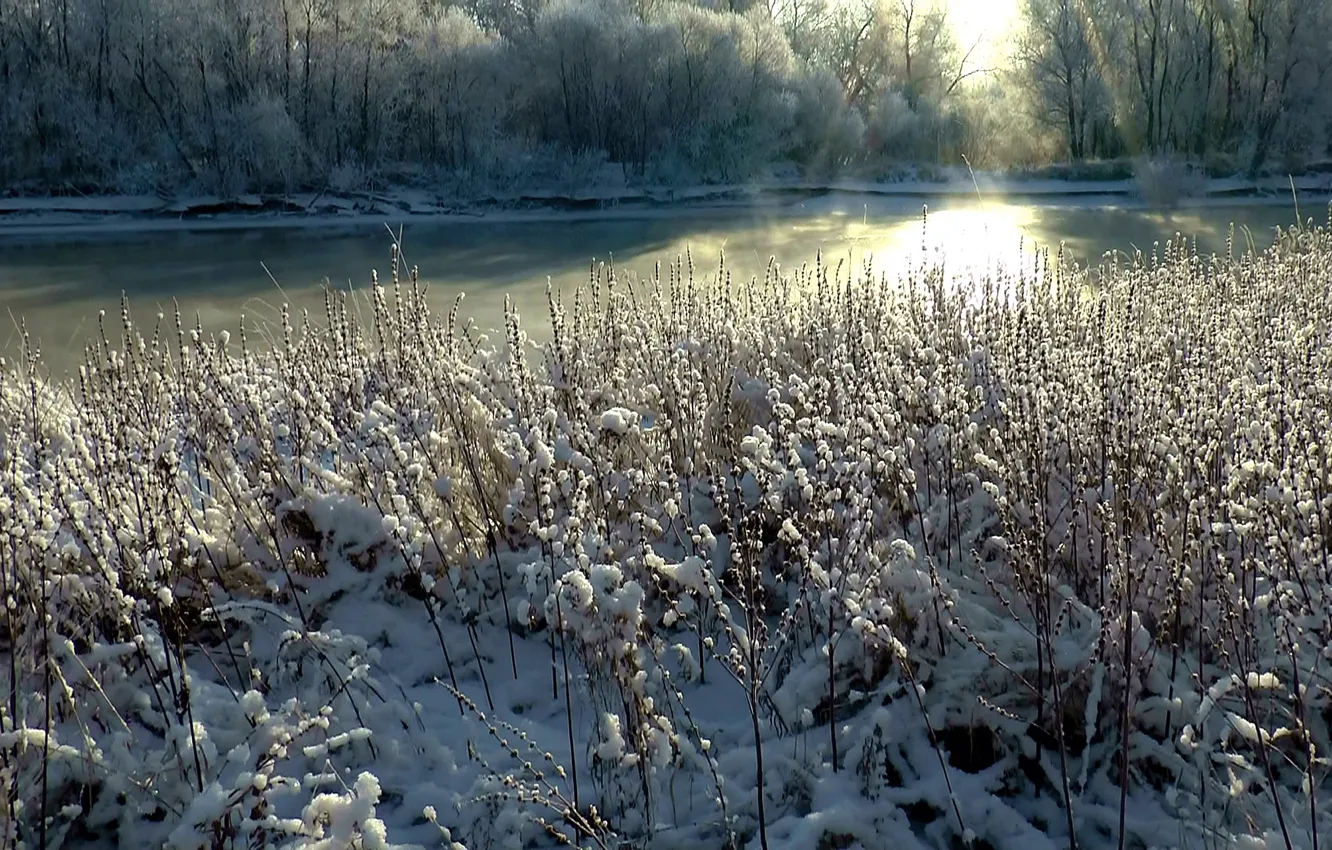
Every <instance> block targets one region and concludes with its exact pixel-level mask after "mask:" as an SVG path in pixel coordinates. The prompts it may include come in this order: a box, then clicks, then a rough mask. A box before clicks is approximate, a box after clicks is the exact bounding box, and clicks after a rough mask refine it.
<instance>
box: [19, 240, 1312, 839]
mask: <svg viewBox="0 0 1332 850" xmlns="http://www.w3.org/2000/svg"><path fill="white" fill-rule="evenodd" d="M396 257H397V255H396V253H395V254H394V255H393V263H392V266H393V268H392V272H391V275H389V276H386V277H389V278H390V279H389V280H388V281H387V283H386V284H385V285H383V286H379V285H376V286H375V287H374V288H373V289H372V294H371V296H369V298H368V299H367V300H366V301H364V302H363V301H355V300H351V298H352V297H351V296H348V295H346V294H344V293H329V294H328V296H327V304H326V310H325V312H324V315H322V316H318V317H315V316H297V317H287V316H286V315H285V313H284V318H283V320H282V322H281V323H280V325H279V326H277V327H273V328H269V329H267V330H266V331H265V332H264V333H263V338H260V334H259V332H258V331H253V330H252V331H249V332H247V334H244V335H241V336H239V337H238V338H229V337H228V335H227V334H225V333H219V334H217V335H213V334H210V333H209V332H208V331H206V330H205V329H203V328H200V327H197V326H196V327H190V326H189V325H187V324H186V323H185V322H184V321H183V320H182V318H181V317H180V316H158V317H157V318H156V321H155V322H154V323H153V324H151V326H149V327H146V328H144V327H140V326H138V325H135V324H133V323H132V321H131V319H130V314H129V311H128V308H126V309H125V311H124V313H123V315H122V317H121V322H122V325H123V328H122V329H120V330H115V331H112V330H111V329H109V328H105V327H104V329H103V330H102V332H101V335H100V338H99V339H98V341H97V342H96V343H95V344H93V345H92V346H91V347H90V348H89V350H88V354H87V363H86V366H85V367H84V368H83V369H82V370H81V371H80V373H79V376H78V378H77V380H76V381H75V382H74V383H72V384H69V385H65V384H58V383H52V382H48V381H45V380H43V379H42V377H41V370H40V366H39V364H40V355H39V353H38V352H34V351H28V352H27V354H26V356H25V358H24V362H22V363H18V364H9V365H7V366H5V368H3V369H0V464H2V465H3V472H2V473H0V580H2V581H3V587H0V590H3V593H4V596H5V599H6V601H7V605H6V608H5V612H4V614H3V621H0V629H3V632H2V633H0V634H3V641H2V642H0V646H3V647H4V651H3V655H0V662H2V663H0V668H2V669H3V673H0V678H2V679H3V683H4V690H3V705H2V706H0V721H2V725H0V777H3V779H2V780H0V787H3V788H4V789H5V790H6V792H7V793H6V799H5V804H4V806H5V808H4V814H3V816H0V832H3V835H4V842H5V846H6V847H16V846H17V847H58V846H66V847H88V846H106V845H110V844H112V843H119V844H120V845H122V846H132V847H151V846H168V847H173V848H193V847H203V848H232V847H256V848H257V847H270V846H271V847H292V848H349V847H360V848H382V847H390V846H402V845H404V844H406V845H415V846H428V847H440V846H443V847H457V846H459V844H461V845H463V846H466V847H470V848H474V850H475V849H476V848H491V847H494V848H519V847H537V846H558V845H560V844H576V845H579V846H583V847H598V848H610V847H621V846H635V847H637V846H642V847H660V848H672V847H685V846H689V847H695V848H723V847H740V846H746V847H763V848H784V850H805V848H834V847H836V848H844V847H864V848H907V850H910V848H918V847H938V848H951V847H955V846H960V845H962V844H969V845H972V846H976V847H992V848H998V850H1006V848H1013V850H1018V848H1023V850H1025V848H1041V847H1063V846H1079V847H1091V848H1098V847H1118V848H1124V847H1134V848H1145V847H1164V846H1171V847H1181V848H1183V847H1189V848H1195V847H1196V848H1202V847H1208V848H1211V847H1230V846H1235V847H1260V846H1266V847H1282V848H1296V847H1298V848H1314V847H1318V846H1327V844H1328V842H1330V841H1332V834H1329V830H1330V829H1332V826H1330V824H1332V804H1330V803H1329V799H1332V787H1329V786H1330V785H1332V783H1329V781H1328V772H1329V763H1328V761H1327V759H1328V753H1329V752H1332V739H1330V738H1329V734H1330V732H1332V690H1330V689H1329V688H1330V686H1329V680H1328V668H1329V664H1332V642H1329V632H1330V631H1332V622H1330V621H1329V620H1330V615H1329V608H1332V599H1329V595H1332V594H1330V588H1332V563H1330V560H1332V538H1329V537H1328V532H1327V528H1328V523H1329V522H1330V521H1332V462H1330V461H1332V456H1330V454H1332V449H1330V448H1329V445H1328V434H1329V433H1330V432H1332V422H1330V421H1329V413H1330V412H1332V383H1330V378H1329V376H1332V229H1329V228H1327V227H1313V226H1309V227H1307V228H1303V229H1295V230H1292V231H1288V232H1284V233H1282V234H1281V236H1280V238H1279V239H1278V243H1277V245H1276V246H1275V247H1274V248H1273V249H1271V250H1269V251H1268V252H1266V253H1263V254H1261V255H1246V256H1244V257H1242V258H1240V259H1234V260H1232V259H1230V258H1220V259H1218V258H1203V257H1198V256H1195V255H1193V254H1191V253H1189V252H1188V251H1187V250H1185V249H1184V248H1182V247H1180V246H1171V247H1168V248H1166V249H1165V250H1164V252H1163V254H1162V255H1161V256H1159V257H1157V256H1151V257H1143V258H1139V261H1138V262H1135V263H1132V264H1125V265H1106V266H1104V267H1102V268H1100V269H1095V270H1091V271H1084V270H1077V269H1070V268H1067V267H1064V266H1063V265H1061V264H1060V263H1059V262H1058V261H1057V259H1051V258H1048V257H1047V258H1045V260H1044V262H1042V263H1038V264H1037V265H1036V267H1035V268H1036V271H1035V272H1032V271H1031V270H1030V267H1026V268H1027V269H1028V270H1027V271H1024V272H1016V271H1015V272H1000V273H995V274H993V275H988V276H974V275H973V276H971V277H968V278H964V279H957V278H956V277H950V276H948V275H946V274H945V273H944V271H943V269H941V268H939V267H934V266H929V267H905V266H903V267H899V268H897V269H895V270H894V271H893V272H892V273H891V274H889V275H887V276H884V277H876V276H875V274H873V273H872V272H871V271H870V270H868V269H865V270H863V271H860V272H855V273H849V272H848V271H847V270H846V269H843V268H840V267H839V268H836V269H830V268H828V267H825V266H823V265H822V264H821V263H815V264H814V265H812V266H805V267H801V268H800V269H799V270H795V271H786V270H782V269H779V268H778V267H776V266H775V265H774V266H772V267H770V270H769V272H768V274H766V275H765V276H764V278H762V279H760V280H755V281H751V282H745V283H739V282H733V281H732V280H731V279H730V277H729V275H728V274H727V272H726V270H725V268H724V267H723V268H721V269H720V270H719V272H718V274H717V275H716V277H715V278H712V277H709V278H708V279H706V280H705V279H703V278H702V277H701V276H696V274H695V271H694V266H693V263H692V261H691V260H684V261H681V262H676V263H674V264H672V265H670V266H669V267H667V268H665V269H662V270H660V272H659V273H658V274H655V275H653V276H651V277H650V278H649V279H648V280H646V281H644V282H639V283H633V284H631V283H629V282H626V281H625V280H623V279H621V278H620V277H619V276H618V275H617V273H616V271H615V270H614V269H612V268H608V267H604V266H599V267H593V268H592V269H591V273H590V275H589V280H588V283H587V285H586V286H585V287H582V288H581V289H579V290H578V291H577V292H576V293H572V294H568V295H567V296H566V297H565V298H564V299H563V300H561V299H560V298H559V297H557V296H556V295H555V294H552V297H551V300H550V306H549V315H548V316H543V317H540V318H539V319H538V321H542V322H547V323H549V327H550V333H549V338H550V340H551V341H550V342H549V343H548V344H544V345H542V346H539V347H538V346H534V345H532V344H531V343H530V342H529V341H528V339H527V337H526V335H525V333H524V331H523V327H524V326H523V324H522V323H520V321H519V317H518V316H517V315H516V314H515V313H513V312H512V311H509V313H508V316H507V319H506V322H505V326H504V327H503V328H501V329H499V330H498V331H497V334H496V337H495V338H491V337H487V336H485V335H482V334H480V333H478V332H477V330H476V329H475V328H473V327H471V326H470V325H460V324H459V322H458V320H457V315H456V314H457V311H456V309H455V311H454V312H453V313H452V314H450V315H449V316H446V317H436V316H432V315H431V314H430V313H429V311H428V310H427V308H426V299H425V297H424V293H423V292H422V287H421V286H420V284H419V283H418V282H417V278H416V275H415V274H414V273H409V272H407V271H406V270H403V269H400V268H399V267H398V265H399V264H398V263H397V260H396ZM108 324H109V323H108ZM454 842H457V843H454Z"/></svg>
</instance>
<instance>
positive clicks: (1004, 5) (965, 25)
mask: <svg viewBox="0 0 1332 850" xmlns="http://www.w3.org/2000/svg"><path fill="white" fill-rule="evenodd" d="M940 2H942V3H943V4H944V6H946V7H947V9H948V20H949V22H951V23H952V25H953V29H954V31H955V32H956V33H957V41H958V45H959V46H960V47H961V48H962V49H963V50H964V51H965V50H966V49H967V48H969V47H970V46H971V45H972V44H973V43H974V42H975V41H976V39H978V38H979V39H981V45H980V47H978V48H977V49H976V53H975V54H974V55H973V57H972V58H973V61H974V63H979V64H981V65H987V64H993V63H995V62H998V61H1000V60H1002V58H1003V57H1004V54H1005V53H1006V51H1007V45H1008V41H1009V39H1010V38H1011V36H1012V28H1013V25H1014V23H1015V22H1016V19H1017V17H1018V0H940Z"/></svg>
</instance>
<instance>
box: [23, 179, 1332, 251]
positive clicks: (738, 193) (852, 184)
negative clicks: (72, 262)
mask: <svg viewBox="0 0 1332 850" xmlns="http://www.w3.org/2000/svg"><path fill="white" fill-rule="evenodd" d="M1294 188H1295V190H1296V191H1297V192H1298V193H1299V195H1300V196H1301V198H1302V200H1303V201H1304V202H1307V203H1310V204H1316V203H1319V202H1325V201H1326V200H1327V199H1328V198H1330V197H1332V174H1315V175H1305V176H1302V177H1297V178H1295V180H1294ZM829 194H835V195H842V196H849V197H863V198H864V200H865V201H866V203H867V204H873V205H874V206H875V208H876V210H893V209H896V210H899V211H901V212H909V211H911V210H913V209H916V208H918V207H919V205H920V204H921V203H928V202H930V201H943V202H960V203H969V202H972V201H979V202H981V203H1021V204H1027V205H1034V206H1103V207H1124V208H1137V209H1153V208H1169V209H1187V208H1190V207H1199V206H1224V205H1228V204H1260V203H1271V204H1290V203H1292V187H1291V181H1290V179H1288V178H1285V177H1271V178H1261V179H1246V178H1238V177H1236V178H1223V179H1212V180H1207V181H1205V182H1200V183H1198V184H1196V185H1193V186H1190V187H1189V191H1188V193H1187V194H1182V195H1180V196H1178V197H1172V198H1171V199H1170V200H1169V202H1168V203H1165V204H1163V203H1162V202H1161V201H1160V200H1149V199H1145V198H1144V197H1143V195H1144V189H1143V186H1142V184H1141V182H1140V181H1138V180H1103V181H1092V180H1086V181H1076V180H1058V179H1021V178H1015V177H1010V176H1005V175H995V174H988V173H979V174H976V175H975V177H974V179H973V177H972V176H971V175H969V174H966V173H965V172H952V173H949V175H948V176H947V178H946V179H940V180H935V181H926V180H903V181H897V182H875V181H870V180H834V181H827V182H817V181H799V180H789V181H769V182H765V183H759V184H751V185H743V186H693V187H684V188H626V187H610V188H596V189H588V190H578V189H569V190H566V191H559V190H532V191H526V192H513V193H506V194H502V195H493V196H487V197H479V198H473V199H468V200H459V199H454V198H445V197H441V196H439V195H437V194H434V193H432V192H429V191H427V190H422V189H395V190H388V191H383V192H341V193H339V192H331V191H330V192H308V193H296V194H290V195H242V196H239V197H235V198H221V197H204V196H199V197H180V198H165V199H164V198H157V197H143V196H94V197H39V198H0V236H3V235H4V234H5V233H11V234H29V235H31V234H40V233H43V232H47V233H66V232H76V231H77V232H101V231H104V232H115V231H118V230H119V231H128V230H145V231H146V230H207V229H222V228H248V227H319V226H329V225H339V224H350V223H356V222H363V221H367V220H373V221H385V220H391V221H394V222H410V221H433V222H449V223H465V222H510V221H543V220H560V221H571V220H593V219H605V218H612V217H636V218H653V217H666V216H673V215H703V216H708V215H727V214H731V213H734V212H735V211H736V210H737V209H744V210H750V209H755V208H770V209H773V210H780V209H782V208H784V207H788V206H792V205H797V204H799V202H800V201H802V200H805V199H809V198H817V197H823V196H827V195H829Z"/></svg>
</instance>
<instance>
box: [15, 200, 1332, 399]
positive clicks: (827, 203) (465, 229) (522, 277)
mask: <svg viewBox="0 0 1332 850" xmlns="http://www.w3.org/2000/svg"><path fill="white" fill-rule="evenodd" d="M1302 212H1303V214H1304V215H1305V216H1306V217H1308V216H1311V215H1312V216H1313V217H1315V218H1316V219H1317V220H1319V221H1321V220H1323V218H1324V217H1325V215H1326V207H1324V206H1321V205H1318V204H1311V205H1309V207H1308V208H1307V209H1302ZM1294 221H1295V214H1294V210H1293V209H1291V208H1290V207H1289V206H1288V205H1249V206H1231V205H1222V206H1215V207H1206V208H1186V209H1180V210H1176V211H1173V212H1168V213H1167V212H1152V211H1147V210H1141V209H1123V208H1094V207H1086V206H1050V205H1024V204H1016V203H1010V204H1004V203H992V202H988V201H987V202H986V203H984V204H981V203H978V202H977V201H976V200H974V199H973V200H970V201H951V202H943V203H932V204H931V205H930V213H929V218H928V226H927V227H922V220H921V211H920V207H919V206H915V205H914V204H912V203H902V202H893V203H891V204H885V203H884V202H882V201H880V202H879V203H878V204H874V203H871V204H868V205H867V204H866V203H865V202H864V199H863V198H860V197H856V196H852V195H836V194H833V195H827V196H823V197H818V198H813V199H806V200H803V201H787V202H782V203H777V204H768V205H762V206H754V207H745V208H724V209H715V208H707V209H698V210H679V211H671V214H670V215H668V216H661V217H655V218H654V217H636V218H627V217H620V218H600V219H593V220H541V221H521V222H512V221H510V222H504V221H486V220H481V221H464V222H459V221H449V222H412V223H410V224H407V225H406V226H405V227H404V229H403V241H402V245H403V255H404V258H405V261H406V268H410V267H411V266H413V265H415V266H418V267H419V268H420V272H421V278H422V280H423V281H424V282H426V283H427V284H428V285H429V287H430V295H431V302H432V303H433V304H434V305H435V309H436V310H438V311H440V312H441V313H442V312H445V311H447V310H448V309H449V307H450V306H451V305H452V303H453V300H454V298H455V297H456V295H457V294H458V293H460V292H466V293H467V297H466V300H465V302H464V308H463V310H462V311H461V312H462V315H463V316H465V317H471V318H474V319H475V321H476V322H477V324H478V325H479V326H481V327H483V328H491V327H496V326H497V323H498V321H499V319H500V317H501V316H502V313H503V305H504V298H505V296H506V295H507V296H509V297H511V298H512V299H513V303H514V304H515V305H516V307H517V308H518V310H519V312H520V314H521V315H522V316H523V317H524V319H525V324H526V326H527V329H528V331H529V332H530V333H532V335H533V336H534V337H535V338H538V339H539V338H541V336H542V331H543V330H544V325H545V320H544V317H545V315H546V313H547V306H546V283H547V278H548V277H549V279H550V281H551V282H552V283H553V284H554V285H555V286H556V287H557V288H558V289H561V290H564V291H569V290H571V289H572V287H574V286H576V285H578V284H579V283H580V282H583V281H585V280H586V279H587V277H588V272H589V265H590V264H591V263H592V262H593V261H594V260H595V261H610V260H612V259H613V261H614V264H615V267H616V270H617V273H618V274H619V277H620V278H621V279H622V280H632V279H635V278H646V277H649V276H650V275H651V274H652V269H653V266H654V264H655V263H658V262H660V263H661V265H662V267H663V270H664V269H665V267H666V266H667V265H668V264H669V263H670V262H671V261H672V260H673V259H675V258H676V257H679V256H683V255H685V253H686V251H688V252H690V253H691V254H692V257H693V260H694V266H695V270H696V279H698V280H702V281H715V279H716V273H717V267H718V259H719V257H720V256H721V255H722V253H723V252H725V257H726V268H727V269H728V271H729V272H730V273H731V279H732V284H733V285H738V284H742V283H743V282H745V281H747V280H748V279H749V278H750V277H751V276H753V275H758V276H761V275H762V274H763V272H764V269H765V268H766V267H767V265H768V261H769V258H771V257H775V258H776V259H777V261H778V262H779V263H780V264H781V265H782V268H784V269H788V270H789V269H792V268H794V267H798V266H799V265H800V264H801V263H810V264H812V263H813V262H814V261H815V257H816V253H817V252H822V256H823V261H824V263H825V264H826V265H828V266H830V267H833V268H836V267H837V265H838V263H839V262H840V263H841V264H842V269H843V275H845V274H846V273H847V272H848V271H854V272H855V274H856V275H857V276H859V275H860V273H861V270H862V269H863V266H864V263H865V262H866V261H867V260H870V261H872V263H873V268H874V269H875V271H876V273H881V274H886V275H888V276H889V278H890V279H891V278H894V277H896V275H897V274H898V273H899V272H900V271H902V270H903V268H904V264H909V263H918V262H920V261H921V257H922V252H924V255H925V256H926V257H927V258H929V259H938V258H943V259H944V262H945V264H946V267H947V268H948V269H949V270H950V272H951V273H955V274H957V275H967V274H971V273H973V272H976V271H981V272H983V271H984V270H986V269H990V268H994V267H995V266H996V264H998V263H1005V264H1009V265H1011V264H1013V263H1015V262H1017V261H1018V260H1019V257H1020V255H1019V249H1020V247H1021V248H1025V255H1026V257H1027V258H1028V260H1029V259H1030V257H1031V254H1032V251H1033V248H1034V247H1039V248H1049V249H1050V251H1051V253H1052V254H1053V253H1054V252H1055V251H1057V250H1058V248H1059V245H1060V243H1061V242H1062V243H1063V244H1064V248H1065V253H1066V256H1068V257H1069V258H1070V259H1071V260H1073V261H1076V262H1078V263H1082V264H1086V263H1088V262H1092V263H1094V262H1097V261H1098V260H1099V259H1100V258H1101V256H1102V255H1103V254H1104V253H1105V252H1107V251H1122V252H1125V253H1129V252H1132V251H1133V250H1134V249H1135V247H1136V248H1137V249H1141V250H1142V251H1143V252H1145V253H1150V252H1151V250H1152V246H1153V243H1154V242H1160V243H1161V244H1162V246H1163V245H1164V243H1165V241H1166V240H1167V239H1170V238H1173V236H1174V234H1176V233H1181V234H1183V235H1184V236H1185V237H1186V238H1189V239H1190V240H1192V239H1194V238H1196V240H1197V244H1198V250H1199V251H1200V252H1202V253H1204V254H1210V253H1212V252H1223V251H1224V250H1225V240H1226V234H1227V229H1228V227H1229V225H1230V223H1231V222H1234V223H1235V224H1236V227H1237V229H1238V230H1239V231H1240V233H1239V235H1238V236H1237V240H1236V242H1237V250H1241V249H1243V247H1244V246H1245V244H1246V242H1247V240H1246V238H1245V235H1244V230H1245V229H1247V230H1248V232H1249V233H1250V234H1251V237H1252V241H1253V244H1254V245H1256V246H1257V247H1259V248H1262V247H1266V246H1267V245H1268V244H1270V243H1271V241H1272V236H1273V233H1274V228H1275V227H1277V226H1289V225H1290V224H1292V223H1294ZM390 224H391V222H390ZM393 226H394V227H395V229H396V227H397V225H396V224H395V225H393ZM391 241H392V237H391V236H390V232H389V229H388V227H386V223H384V222H377V221H372V220H366V221H363V222H358V223H355V224H346V225H343V224H329V225H326V226H317V227H263V226H256V227H244V226H237V227H229V228H227V229H212V230H195V231H189V230H177V231H155V232H154V231H143V232H132V233H125V232H114V233H113V232H103V233H98V232H96V231H89V232H84V233H66V234H63V235H60V236H45V237H43V236H34V235H31V234H24V235H20V234H18V233H17V232H11V233H8V234H4V233H0V309H2V310H4V311H6V315H4V317H3V321H4V327H3V329H0V356H5V357H9V358H14V357H15V355H16V354H17V352H18V348H19V344H18V333H17V330H16V323H17V322H18V320H19V319H20V318H21V319H23V320H24V321H25V322H26V327H27V329H28V331H29V333H30V334H31V335H32V337H33V339H34V340H35V341H38V342H40V345H41V351H42V356H43V360H44V361H45V363H46V365H47V366H48V367H49V368H50V369H51V370H52V371H53V372H54V373H56V374H60V373H63V372H66V371H69V370H71V369H73V368H74V367H76V366H77V364H78V363H79V362H80V360H81V357H82V353H81V352H82V346H83V343H84V341H86V340H87V339H88V338H89V336H90V334H92V333H93V332H94V331H95V329H96V323H97V316H98V311H99V310H105V311H106V314H107V319H106V322H107V329H108V333H110V334H113V335H115V334H118V333H119V330H120V323H119V308H120V296H121V293H122V292H124V293H125V294H126V295H127V296H128V297H129V300H130V307H131V311H132V313H133V316H134V318H135V321H136V323H137V324H138V325H139V326H140V328H141V329H142V330H144V331H145V332H146V333H150V332H151V328H152V325H153V323H154V322H155V321H156V315H157V313H158V312H159V311H161V312H163V313H164V314H165V315H166V321H167V322H168V323H170V322H171V320H172V313H173V310H174V307H173V299H176V300H177V301H178V302H179V304H180V309H181V312H182V315H183V316H184V317H185V320H186V322H187V324H191V325H192V324H193V322H194V320H195V317H196V316H197V317H198V318H199V319H200V321H202V323H203V325H204V327H205V329H206V330H211V331H218V330H222V329H224V328H226V329H231V330H233V331H234V330H235V329H236V328H237V326H238V324H239V317H240V316H241V314H242V313H244V315H245V317H246V326H247V328H249V329H250V331H251V333H252V338H255V337H258V336H261V335H262V333H263V327H264V324H265V323H274V322H276V320H277V315H278V314H277V309H278V306H279V305H280V304H281V303H282V302H283V301H284V300H285V301H287V302H288V303H290V304H291V305H292V307H293V321H294V322H297V323H298V320H299V311H300V310H301V309H309V310H311V312H312V316H313V317H314V318H315V319H319V318H321V317H322V311H323V289H322V287H323V285H324V284H325V283H327V284H329V285H331V286H333V287H335V288H338V289H343V290H345V289H348V288H349V287H352V288H356V289H362V290H363V289H364V288H365V287H367V286H368V284H369V282H370V274H371V270H372V269H377V270H378V272H379V274H380V279H381V281H384V282H387V281H388V278H389V250H390V244H391ZM663 276H665V272H664V271H663ZM10 314H12V316H13V320H12V321H11V319H10ZM269 326H270V328H271V327H272V325H271V324H270V325H269ZM233 344H235V343H234V342H233Z"/></svg>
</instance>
